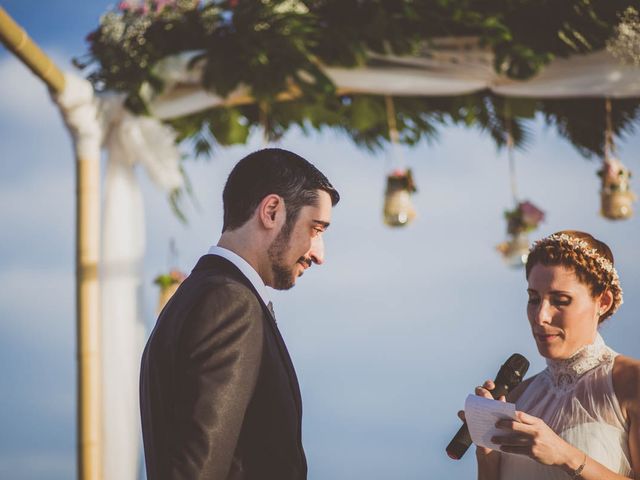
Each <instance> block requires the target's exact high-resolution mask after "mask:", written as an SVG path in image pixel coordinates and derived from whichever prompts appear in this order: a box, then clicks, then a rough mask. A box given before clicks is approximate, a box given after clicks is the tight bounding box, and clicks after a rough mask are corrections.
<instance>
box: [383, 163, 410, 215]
mask: <svg viewBox="0 0 640 480" xmlns="http://www.w3.org/2000/svg"><path fill="white" fill-rule="evenodd" d="M416 191H417V189H416V185H415V183H414V181H413V174H412V173H411V169H410V168H409V169H396V170H394V171H392V172H391V173H389V174H388V175H387V188H386V190H385V194H384V223H386V224H387V225H389V226H390V227H402V226H405V225H407V224H409V223H410V222H411V221H412V220H413V219H414V218H415V216H416V210H415V208H414V206H413V203H412V202H411V195H412V194H413V193H415V192H416Z"/></svg>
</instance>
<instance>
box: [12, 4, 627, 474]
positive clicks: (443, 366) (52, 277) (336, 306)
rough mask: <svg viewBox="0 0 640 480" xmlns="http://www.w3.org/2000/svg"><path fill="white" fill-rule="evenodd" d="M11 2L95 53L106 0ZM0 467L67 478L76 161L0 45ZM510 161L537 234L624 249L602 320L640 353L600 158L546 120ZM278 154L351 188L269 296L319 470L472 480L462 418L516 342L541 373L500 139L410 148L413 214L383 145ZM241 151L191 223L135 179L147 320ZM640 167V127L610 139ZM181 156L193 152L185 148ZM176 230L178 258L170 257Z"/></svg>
mask: <svg viewBox="0 0 640 480" xmlns="http://www.w3.org/2000/svg"><path fill="white" fill-rule="evenodd" d="M3 6H4V8H5V9H6V10H7V11H8V12H9V13H10V14H11V15H12V16H13V17H14V18H15V20H16V21H17V22H18V23H20V24H21V25H22V26H23V27H24V28H25V29H26V31H27V32H28V33H29V34H30V35H31V36H32V38H34V40H35V41H36V42H37V43H38V44H39V45H40V46H41V47H42V49H43V50H44V51H45V52H47V53H48V54H49V55H51V56H52V57H53V59H54V60H55V61H56V62H57V64H58V65H59V66H61V67H63V68H64V69H67V70H71V69H73V67H72V66H71V65H70V59H71V58H72V57H73V56H78V55H81V54H83V53H84V52H85V50H86V46H85V43H84V38H85V36H86V34H87V33H88V32H89V31H91V30H92V29H94V28H95V26H96V25H97V22H98V17H99V15H100V14H102V13H103V12H104V11H105V10H106V9H107V7H108V5H107V4H105V3H104V2H102V1H84V2H76V1H71V0H67V1H62V0H60V1H56V2H50V3H42V2H36V1H33V0H32V1H18V0H9V1H5V2H3ZM0 82H1V84H2V86H3V91H4V95H2V96H0V226H1V230H2V232H3V233H2V234H1V235H0V252H2V253H1V255H0V405H1V406H2V407H1V409H0V425H1V426H2V428H0V478H12V479H14V480H22V479H25V480H26V479H41V478H47V479H54V480H57V479H60V480H62V479H69V478H72V477H73V476H74V475H75V469H76V463H75V462H76V460H75V445H76V443H75V442H76V439H75V418H76V414H75V408H76V405H75V401H76V400H75V398H76V397H75V388H76V385H75V379H76V377H75V375H76V374H75V368H76V362H75V358H76V354H75V307H74V282H75V279H74V278H75V277H74V275H75V272H74V235H75V234H74V228H75V225H74V208H75V207H74V204H75V203H74V202H75V192H74V189H75V183H74V160H73V150H72V147H71V141H70V138H69V136H68V133H67V131H66V129H65V128H64V126H63V123H62V121H61V118H60V116H59V113H58V111H57V108H56V107H55V106H54V105H53V103H52V102H51V100H50V98H49V96H48V94H47V91H46V89H45V87H44V86H43V85H42V83H41V82H40V81H39V80H37V79H36V78H35V77H34V76H33V75H32V74H31V73H30V72H29V71H28V70H27V69H26V68H25V67H24V66H23V65H22V64H20V63H19V61H18V60H16V59H15V58H14V57H13V56H12V55H11V54H9V53H8V52H7V51H6V50H4V49H2V50H0ZM534 126H535V128H534V129H533V132H532V133H533V135H532V137H531V140H532V141H531V142H530V145H529V147H528V148H527V149H526V150H525V151H518V152H516V154H515V160H516V172H517V180H518V188H519V194H520V197H521V198H523V199H529V200H531V201H533V202H534V203H536V205H538V206H539V207H540V208H542V209H543V210H545V211H546V214H547V215H546V219H545V221H544V222H543V223H542V224H541V227H540V229H539V230H538V231H537V232H535V233H534V234H533V235H532V240H533V239H535V238H536V237H541V236H544V235H547V234H549V233H552V232H554V231H557V230H561V229H577V230H584V231H587V232H589V233H592V234H593V235H594V236H596V237H597V238H599V239H601V240H603V241H605V242H606V243H608V244H609V246H610V247H611V248H612V250H613V252H614V255H615V258H616V265H617V268H618V271H619V273H620V277H621V282H622V287H623V290H624V293H625V303H624V305H623V306H622V308H621V309H620V310H619V312H618V313H617V314H616V315H615V316H614V318H612V319H611V320H609V321H607V322H606V323H605V324H604V325H603V326H602V330H601V331H602V335H603V337H604V338H605V340H606V342H607V343H608V344H609V345H610V346H611V347H612V348H614V349H615V350H617V351H619V352H621V353H624V354H627V355H630V356H634V357H640V342H638V339H639V338H640V322H639V319H638V312H639V311H640V305H639V302H640V262H638V238H639V234H640V224H639V222H638V219H637V218H632V219H630V220H627V221H622V222H612V221H609V220H606V219H604V218H602V217H601V216H600V215H599V213H598V212H599V209H600V205H599V203H600V198H599V193H598V192H599V188H600V179H599V178H598V176H597V175H596V172H597V170H598V169H599V168H600V163H599V161H598V159H594V160H591V161H589V160H585V159H584V158H583V157H581V156H580V155H579V154H578V152H577V151H576V150H575V149H574V148H573V147H572V146H571V145H569V144H568V143H567V142H566V141H565V140H563V139H560V138H558V137H557V135H556V133H555V131H554V130H551V129H547V128H546V127H545V126H544V122H543V119H542V118H537V119H536V121H535V123H534ZM276 145H277V146H280V147H282V148H286V149H290V150H293V151H294V152H296V153H299V154H301V155H302V156H304V157H305V158H307V159H309V160H310V161H311V162H312V163H314V164H315V165H316V166H317V167H319V168H320V169H321V170H322V171H323V172H324V173H325V174H326V175H327V176H328V177H329V179H330V180H331V181H332V183H333V184H334V185H335V186H336V187H337V189H338V190H339V191H340V193H341V196H342V200H341V202H340V204H339V205H338V206H337V207H336V208H335V210H334V218H333V222H332V225H331V228H330V230H329V231H328V232H327V234H326V238H325V241H326V248H327V259H326V263H325V265H323V266H321V267H318V266H315V267H314V268H312V269H311V270H310V271H308V272H307V273H306V274H305V276H304V277H303V278H301V279H300V280H299V282H298V284H297V285H296V287H295V288H294V289H293V290H291V291H288V292H273V298H274V305H275V309H276V312H277V315H278V322H279V326H280V328H281V330H282V333H283V336H284V337H285V340H286V342H287V345H288V347H289V350H290V353H291V356H292V358H293V360H294V364H295V366H296V370H297V373H298V377H299V380H300V384H301V389H302V395H303V401H304V417H303V437H304V440H303V441H304V446H305V450H306V453H307V457H308V462H309V478H310V479H311V480H323V479H331V480H341V479H342V480H347V479H353V478H363V479H365V478H366V479H369V480H375V479H390V478H400V479H407V480H409V479H423V478H452V479H465V478H469V479H470V478H475V460H474V455H473V454H472V452H469V454H467V456H465V457H464V458H463V459H462V460H461V461H458V462H455V461H452V460H450V459H449V458H448V457H447V456H446V454H445V452H444V448H445V446H446V445H447V443H448V442H449V440H450V439H451V437H452V436H453V434H454V433H455V432H456V431H457V429H458V427H459V423H460V422H459V420H458V419H457V417H456V412H457V410H459V409H461V408H462V406H463V403H464V398H465V397H466V395H467V394H468V393H471V392H472V390H473V387H474V386H475V385H477V384H480V383H482V382H483V381H484V380H485V379H487V378H493V376H494V375H495V374H496V372H497V370H498V368H499V366H500V364H501V363H502V362H503V361H504V360H505V359H506V358H507V357H508V356H509V355H510V354H511V353H514V352H519V353H522V354H523V355H525V356H526V357H527V358H528V359H530V360H531V363H532V366H531V369H530V374H533V373H535V372H537V371H539V370H541V369H542V368H544V366H545V364H544V360H543V359H542V358H541V357H540V356H539V355H538V354H537V350H536V348H535V344H534V341H533V339H532V337H531V335H530V331H529V327H528V322H527V319H526V314H525V306H526V292H525V290H526V282H525V279H524V271H523V270H519V269H513V268H509V267H508V266H507V265H506V264H505V263H504V262H503V260H502V259H501V257H500V254H499V253H498V252H497V251H496V249H495V246H496V245H497V244H498V243H500V242H501V241H503V240H504V239H505V219H504V216H503V212H504V210H505V209H507V208H510V207H511V206H512V205H511V202H512V198H511V191H510V187H509V169H508V159H507V152H506V151H498V150H497V149H496V147H495V144H494V142H493V141H492V140H491V138H489V136H488V135H485V134H481V133H479V132H478V131H477V130H469V129H464V128H461V127H456V126H451V127H450V128H446V129H442V130H441V132H440V135H439V137H438V138H437V139H436V140H434V141H432V142H431V143H426V142H422V143H420V144H418V145H417V146H415V147H413V148H408V147H400V150H401V154H402V156H403V158H404V159H405V161H406V164H407V166H409V167H411V168H412V169H413V173H414V178H415V181H416V184H417V187H418V192H417V193H416V195H415V196H414V198H413V200H414V205H415V207H416V210H417V212H418V215H417V218H416V219H415V221H414V222H413V223H412V224H411V225H409V226H407V227H405V228H403V229H390V228H389V227H387V226H385V225H384V224H383V222H382V205H383V195H384V188H385V175H386V174H387V173H388V171H389V168H390V167H391V161H390V155H389V154H388V153H385V152H384V151H383V152H380V153H377V154H372V153H370V152H368V151H366V150H363V149H358V148H357V147H356V146H354V145H353V144H352V142H351V141H350V140H349V139H347V138H345V137H344V136H341V135H339V134H337V133H333V132H325V133H312V134H310V135H308V136H305V135H304V134H303V133H302V132H301V131H299V130H297V129H295V128H294V129H292V130H290V131H289V132H288V133H287V134H286V135H285V136H284V137H283V138H282V139H280V140H279V141H278V142H277V143H276ZM263 146H264V142H263V139H262V136H261V135H260V134H259V133H257V134H255V135H252V137H251V138H250V140H249V142H248V143H247V145H244V146H241V147H231V148H224V149H223V148H217V149H215V150H214V151H213V152H212V154H211V156H210V158H209V159H208V160H203V159H198V160H196V159H193V160H189V161H187V162H186V163H185V164H184V165H185V166H186V169H187V175H188V177H189V178H190V180H191V182H192V184H193V192H194V194H193V197H194V200H193V201H187V202H186V207H185V214H186V217H187V224H183V223H181V222H180V221H179V220H178V219H177V217H176V216H175V215H174V214H173V213H172V211H171V209H170V207H169V203H168V201H167V198H166V195H165V194H164V193H163V192H160V191H159V190H157V189H156V188H155V187H154V186H153V185H152V184H151V182H150V180H149V179H148V178H147V177H146V175H144V174H142V172H140V173H141V175H140V181H141V182H142V185H143V192H144V202H145V211H146V236H147V253H146V256H145V283H144V316H145V319H146V324H147V326H148V328H149V329H151V328H152V326H153V324H154V322H155V309H156V304H157V300H158V288H157V287H156V286H155V285H154V284H153V279H154V278H155V277H156V276H157V275H158V274H159V273H162V272H166V271H167V270H168V269H169V268H172V267H178V268H180V269H182V270H183V271H185V272H189V271H190V269H191V267H192V266H193V265H194V263H195V262H196V261H197V259H198V258H199V257H200V256H201V255H203V254H204V253H206V251H207V249H208V248H209V246H210V245H212V244H214V243H215V242H216V241H217V239H218V236H219V234H220V230H221V226H222V202H221V192H222V188H223V185H224V182H225V179H226V176H227V175H228V173H229V171H230V170H231V168H232V167H233V165H234V164H235V162H237V161H238V160H239V159H240V158H242V157H243V156H244V155H246V154H247V153H249V152H251V151H253V150H255V149H258V148H262V147H263ZM617 146H618V157H619V158H620V159H621V160H622V161H623V162H625V163H626V164H627V165H628V166H629V168H630V169H631V170H632V171H634V170H635V171H640V165H639V163H638V157H639V156H640V138H639V136H638V135H637V134H636V135H630V136H628V137H626V138H625V139H622V140H620V141H618V143H617ZM185 153H188V152H185ZM172 239H173V241H174V242H175V246H176V249H177V255H175V254H170V253H169V251H170V249H169V244H170V242H171V241H172Z"/></svg>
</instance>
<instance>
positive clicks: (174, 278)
mask: <svg viewBox="0 0 640 480" xmlns="http://www.w3.org/2000/svg"><path fill="white" fill-rule="evenodd" d="M185 278H187V276H186V275H185V274H184V273H182V272H181V271H180V270H177V269H175V268H174V269H172V270H171V271H170V272H169V273H162V274H160V275H158V276H157V277H156V278H155V279H154V280H153V283H155V284H156V285H158V286H159V287H160V288H161V289H166V288H169V287H171V286H172V285H179V284H180V283H182V282H183V281H184V279H185Z"/></svg>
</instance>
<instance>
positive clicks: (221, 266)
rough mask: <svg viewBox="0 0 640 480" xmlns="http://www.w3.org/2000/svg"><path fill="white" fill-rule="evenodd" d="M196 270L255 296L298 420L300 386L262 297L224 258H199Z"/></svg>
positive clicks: (236, 268) (271, 315)
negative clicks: (233, 281) (223, 275)
mask: <svg viewBox="0 0 640 480" xmlns="http://www.w3.org/2000/svg"><path fill="white" fill-rule="evenodd" d="M196 270H214V271H216V272H217V273H226V274H228V275H230V276H232V277H234V278H236V279H237V280H238V281H240V282H241V283H242V284H244V285H245V286H247V287H248V288H250V289H251V291H252V292H253V294H254V295H255V296H256V298H257V299H258V301H259V302H260V304H261V305H262V311H263V314H264V317H265V319H266V320H267V324H268V325H269V328H270V329H271V332H272V333H273V336H274V338H275V339H276V345H277V346H278V352H279V354H280V360H281V361H282V363H283V364H284V366H285V369H286V371H287V376H288V377H289V387H290V389H291V394H292V395H293V398H294V401H295V405H296V409H297V413H298V418H301V417H302V397H301V395H300V385H299V384H298V377H297V375H296V371H295V368H294V367H293V362H292V361H291V356H290V355H289V351H288V350H287V346H286V344H285V343H284V339H283V338H282V335H281V334H280V330H279V329H278V326H277V324H276V319H275V317H274V315H273V314H272V313H271V311H270V310H269V307H268V306H267V305H266V304H265V303H264V301H263V300H262V297H261V296H260V294H259V293H258V292H257V290H256V289H255V287H254V286H253V284H252V283H251V281H250V280H249V279H248V278H247V277H245V276H244V275H243V273H242V272H241V271H240V269H239V268H238V267H236V266H235V265H234V264H233V262H230V261H229V260H227V259H226V258H223V257H220V256H218V255H211V254H209V255H204V256H202V257H200V260H198V263H197V264H196V266H195V267H194V269H193V271H194V272H195V271H196Z"/></svg>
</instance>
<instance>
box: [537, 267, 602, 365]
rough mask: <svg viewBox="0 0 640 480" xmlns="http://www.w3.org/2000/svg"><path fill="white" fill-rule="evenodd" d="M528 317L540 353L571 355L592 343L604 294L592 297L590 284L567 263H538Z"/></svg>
mask: <svg viewBox="0 0 640 480" xmlns="http://www.w3.org/2000/svg"><path fill="white" fill-rule="evenodd" d="M527 292H528V293H529V302H528V304H527V316H528V317H529V323H530V325H531V330H532V332H533V337H534V338H535V340H536V345H537V346H538V351H539V352H540V355H542V356H543V357H546V358H551V359H563V358H569V357H570V356H571V355H572V354H574V353H575V352H576V351H577V350H578V349H579V348H580V347H582V346H584V345H588V344H590V343H593V341H594V340H595V337H596V332H597V329H598V318H599V316H600V312H601V310H602V298H601V297H602V296H600V297H598V298H593V297H592V296H591V291H590V289H589V287H588V286H587V285H585V284H584V283H582V282H581V281H580V280H579V279H578V278H577V277H576V275H575V273H574V272H573V270H571V269H568V268H566V267H564V266H561V265H558V266H546V265H542V264H537V265H535V266H534V267H533V269H532V270H531V272H530V273H529V288H528V289H527Z"/></svg>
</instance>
